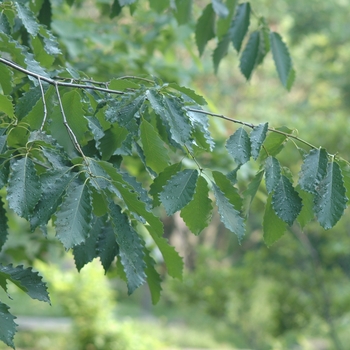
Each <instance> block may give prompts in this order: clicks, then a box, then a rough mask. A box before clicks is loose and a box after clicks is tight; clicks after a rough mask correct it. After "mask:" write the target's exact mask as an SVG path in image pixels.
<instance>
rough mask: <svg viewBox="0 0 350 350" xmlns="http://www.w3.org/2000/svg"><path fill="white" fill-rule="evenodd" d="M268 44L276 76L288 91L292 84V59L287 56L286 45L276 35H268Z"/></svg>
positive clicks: (293, 73)
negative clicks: (269, 44) (269, 43)
mask: <svg viewBox="0 0 350 350" xmlns="http://www.w3.org/2000/svg"><path fill="white" fill-rule="evenodd" d="M270 42H271V50H272V56H273V60H274V61H275V65H276V69H277V72H278V76H279V78H280V80H281V82H282V84H283V86H284V87H285V88H286V89H287V90H290V88H291V87H292V85H293V82H294V75H295V72H294V69H293V65H292V59H291V57H290V55H289V52H288V48H287V46H286V44H285V43H284V42H283V41H282V38H281V36H280V35H279V34H278V33H275V32H271V33H270Z"/></svg>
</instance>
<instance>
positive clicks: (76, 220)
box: [55, 182, 92, 250]
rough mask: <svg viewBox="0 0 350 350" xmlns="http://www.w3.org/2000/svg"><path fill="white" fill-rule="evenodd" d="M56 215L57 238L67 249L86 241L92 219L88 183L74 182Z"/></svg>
mask: <svg viewBox="0 0 350 350" xmlns="http://www.w3.org/2000/svg"><path fill="white" fill-rule="evenodd" d="M55 215H56V218H57V219H56V221H55V228H56V235H57V238H58V239H59V240H60V241H61V242H62V244H63V245H64V247H65V248H66V249H67V250H68V249H70V248H72V247H73V246H75V245H78V244H81V243H83V242H85V240H86V238H87V237H88V235H89V232H90V224H91V220H92V204H91V196H90V193H89V190H88V187H87V186H86V184H79V183H77V182H72V183H71V184H70V185H69V187H68V190H67V192H66V196H65V197H64V199H63V202H62V204H61V206H60V208H59V209H58V211H57V212H56V214H55Z"/></svg>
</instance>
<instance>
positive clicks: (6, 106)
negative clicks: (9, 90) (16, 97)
mask: <svg viewBox="0 0 350 350" xmlns="http://www.w3.org/2000/svg"><path fill="white" fill-rule="evenodd" d="M0 112H4V113H5V114H7V115H8V116H9V117H10V118H13V117H14V116H15V114H14V113H15V112H14V107H13V104H12V98H11V97H10V96H4V95H1V94H0Z"/></svg>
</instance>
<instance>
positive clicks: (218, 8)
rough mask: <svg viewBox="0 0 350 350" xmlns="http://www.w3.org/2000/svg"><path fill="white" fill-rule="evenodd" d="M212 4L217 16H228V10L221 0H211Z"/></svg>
mask: <svg viewBox="0 0 350 350" xmlns="http://www.w3.org/2000/svg"><path fill="white" fill-rule="evenodd" d="M212 6H213V9H214V11H215V13H216V14H217V15H218V16H219V17H223V18H225V17H227V16H228V14H229V10H228V8H227V7H226V5H225V4H224V3H223V2H222V0H212Z"/></svg>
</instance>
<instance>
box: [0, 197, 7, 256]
mask: <svg viewBox="0 0 350 350" xmlns="http://www.w3.org/2000/svg"><path fill="white" fill-rule="evenodd" d="M7 237H8V226H7V216H6V210H5V208H4V203H3V202H2V198H1V197H0V252H1V249H2V247H3V246H4V244H5V242H6V240H7Z"/></svg>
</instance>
